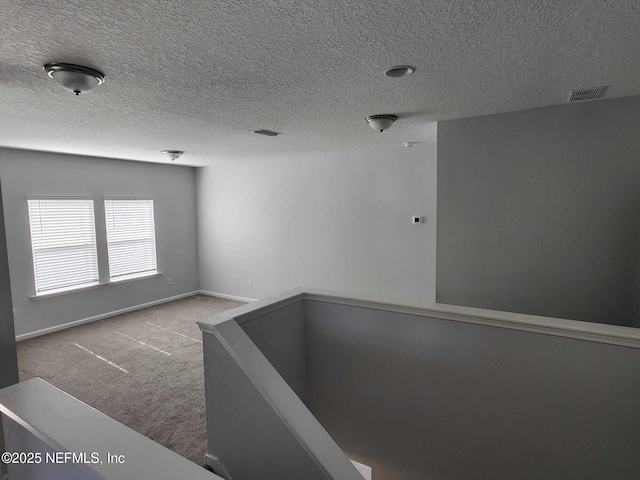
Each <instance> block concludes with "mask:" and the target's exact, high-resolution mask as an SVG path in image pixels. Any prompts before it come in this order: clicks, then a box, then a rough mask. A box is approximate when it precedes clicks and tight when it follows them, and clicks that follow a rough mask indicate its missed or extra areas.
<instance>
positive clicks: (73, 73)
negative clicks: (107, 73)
mask: <svg viewBox="0 0 640 480" xmlns="http://www.w3.org/2000/svg"><path fill="white" fill-rule="evenodd" d="M43 68H44V70H45V72H47V75H49V76H50V77H51V78H53V79H54V80H55V81H56V82H58V83H59V84H60V85H62V88H64V89H65V90H68V91H70V92H72V93H75V94H76V95H80V94H81V93H89V92H90V91H91V90H93V89H94V88H96V87H97V86H98V85H100V84H101V83H104V74H103V73H102V72H99V71H97V70H94V69H93V68H89V67H83V66H82V65H72V64H70V63H47V64H46V65H45V66H44V67H43Z"/></svg>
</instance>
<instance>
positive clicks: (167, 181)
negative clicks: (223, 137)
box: [0, 149, 198, 334]
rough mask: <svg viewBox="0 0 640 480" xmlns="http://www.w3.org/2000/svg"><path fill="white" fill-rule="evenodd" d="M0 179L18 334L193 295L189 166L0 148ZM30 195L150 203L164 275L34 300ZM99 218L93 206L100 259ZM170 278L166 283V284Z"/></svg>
mask: <svg viewBox="0 0 640 480" xmlns="http://www.w3.org/2000/svg"><path fill="white" fill-rule="evenodd" d="M0 178H1V179H2V185H3V191H2V198H3V201H4V219H5V227H6V232H7V250H8V252H9V272H10V276H11V288H12V297H13V305H14V307H15V308H17V311H18V318H17V320H16V322H15V327H16V334H23V333H28V332H33V331H37V330H41V329H46V328H49V327H53V326H55V325H60V324H64V323H67V322H72V321H76V320H81V319H85V318H90V317H93V316H96V315H102V314H105V313H109V312H112V311H116V310H120V309H124V308H128V307H133V306H136V305H140V304H145V303H148V302H153V301H156V300H161V299H164V298H169V297H173V296H176V295H180V294H183V293H187V292H193V291H196V290H198V261H197V238H196V215H195V181H194V169H193V168H188V167H178V166H172V165H158V164H150V163H140V162H127V161H121V160H112V159H104V158H93V157H82V156H71V155H61V154H53V153H43V152H32V151H24V150H9V149H0ZM28 195H31V196H37V195H51V196H74V195H77V196H93V197H94V200H95V201H96V202H99V201H102V198H103V197H104V196H129V197H131V196H134V197H137V196H141V197H152V198H154V200H155V222H156V245H157V255H158V269H159V271H161V272H162V276H160V277H157V278H150V279H142V280H137V281H133V282H129V283H124V284H121V285H113V286H106V287H102V288H98V289H95V290H89V291H85V292H78V293H71V294H68V295H62V296H58V297H53V298H47V299H40V300H32V299H31V298H30V296H31V295H33V294H34V290H35V286H34V280H33V264H32V258H31V242H30V234H29V219H28V211H27V201H26V197H27V196H28ZM100 214H101V209H100V208H98V209H97V216H96V227H97V235H98V236H97V241H98V245H99V250H98V255H99V260H101V259H100V252H101V250H100V243H101V242H102V243H103V245H106V239H105V233H104V228H100V225H101V221H102V223H103V220H101V217H100ZM103 217H104V213H103V210H102V219H103ZM102 251H103V252H104V251H106V249H104V248H103V250H102ZM102 261H106V258H104V257H103V258H102ZM103 271H104V270H103ZM169 277H171V278H172V280H173V284H172V285H168V284H167V278H169Z"/></svg>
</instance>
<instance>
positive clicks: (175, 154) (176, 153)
mask: <svg viewBox="0 0 640 480" xmlns="http://www.w3.org/2000/svg"><path fill="white" fill-rule="evenodd" d="M160 153H161V154H163V155H164V156H165V157H167V158H168V159H170V160H171V161H172V162H173V161H174V160H177V159H178V158H180V156H181V155H182V154H183V153H184V152H183V151H182V150H162V151H161V152H160Z"/></svg>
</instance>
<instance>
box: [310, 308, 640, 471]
mask: <svg viewBox="0 0 640 480" xmlns="http://www.w3.org/2000/svg"><path fill="white" fill-rule="evenodd" d="M305 306H306V309H305V310H306V322H307V323H306V331H307V385H308V389H307V401H306V404H307V406H308V407H309V408H310V410H311V412H312V413H313V414H314V416H315V417H316V418H317V419H318V420H319V421H320V423H321V424H322V425H323V427H325V428H326V430H327V431H328V433H329V434H330V435H331V436H332V438H333V439H334V440H335V441H336V442H337V443H338V445H339V446H340V447H341V448H342V449H343V450H344V452H345V453H346V454H347V456H348V457H349V458H352V459H354V460H357V461H359V462H362V463H364V464H366V465H370V466H372V467H373V478H374V479H375V480H423V479H426V478H429V479H431V478H433V479H443V480H444V479H462V478H464V479H488V478H491V479H496V480H501V479H504V480H512V479H514V478H518V479H531V480H534V479H542V478H562V479H564V480H574V479H575V480H591V479H593V480H596V479H602V478H615V479H618V480H635V479H637V478H640V456H638V454H637V445H638V442H639V441H640V411H639V410H638V404H639V403H640V383H639V382H638V380H637V379H638V375H639V374H640V355H639V353H640V350H638V349H633V348H628V347H619V346H614V345H608V344H602V343H594V342H586V341H583V340H576V339H570V338H563V337H556V336H550V335H542V334H536V333H529V332H523V331H517V330H509V329H502V328H495V327H489V326H483V325H474V324H467V323H461V322H454V321H446V320H440V319H435V318H427V317H420V316H415V315H407V314H399V313H394V312H384V311H380V310H372V309H367V308H360V307H351V306H344V305H336V304H331V303H325V302H319V301H310V300H305Z"/></svg>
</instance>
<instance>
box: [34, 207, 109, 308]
mask: <svg viewBox="0 0 640 480" xmlns="http://www.w3.org/2000/svg"><path fill="white" fill-rule="evenodd" d="M28 204H29V225H30V227H31V248H32V252H33V270H34V276H35V284H36V295H43V294H47V293H56V292H60V291H66V290H74V289H76V288H82V287H87V286H92V285H97V284H98V255H97V252H96V228H95V220H94V212H93V200H87V199H31V198H30V199H28Z"/></svg>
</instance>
